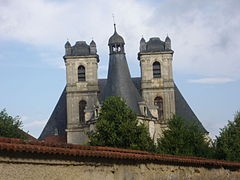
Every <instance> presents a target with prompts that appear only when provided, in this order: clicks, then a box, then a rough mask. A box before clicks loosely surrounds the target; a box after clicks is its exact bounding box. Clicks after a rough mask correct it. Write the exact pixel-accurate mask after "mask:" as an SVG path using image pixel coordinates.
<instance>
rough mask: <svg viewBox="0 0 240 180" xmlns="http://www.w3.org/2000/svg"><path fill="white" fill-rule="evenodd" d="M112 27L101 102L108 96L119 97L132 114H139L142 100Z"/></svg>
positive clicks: (122, 43)
mask: <svg viewBox="0 0 240 180" xmlns="http://www.w3.org/2000/svg"><path fill="white" fill-rule="evenodd" d="M114 27H115V28H114V34H113V36H111V37H110V39H109V48H110V56H109V67H108V77H107V83H106V85H105V87H104V90H103V92H102V95H101V100H105V99H106V98H107V97H109V96H119V97H121V98H122V99H124V100H125V101H126V103H127V105H128V106H129V107H130V108H131V109H132V110H133V112H134V113H136V114H140V109H139V105H138V102H141V101H142V98H141V96H140V94H139V92H138V90H137V88H136V87H135V85H134V84H133V81H132V79H131V76H130V72H129V68H128V64H127V60H126V56H125V53H124V47H123V45H124V40H123V38H122V37H121V36H120V35H118V34H117V32H116V26H114Z"/></svg>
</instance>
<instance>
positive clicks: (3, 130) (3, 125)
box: [0, 109, 26, 139]
mask: <svg viewBox="0 0 240 180" xmlns="http://www.w3.org/2000/svg"><path fill="white" fill-rule="evenodd" d="M21 127H22V122H21V120H20V118H19V116H16V117H12V116H10V115H8V114H7V112H6V110H5V109H3V110H2V111H0V136H3V137H9V138H21V139H25V138H26V134H25V133H24V132H23V131H22V130H20V128H21Z"/></svg>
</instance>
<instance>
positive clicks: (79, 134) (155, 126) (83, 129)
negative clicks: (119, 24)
mask: <svg viewBox="0 0 240 180" xmlns="http://www.w3.org/2000/svg"><path fill="white" fill-rule="evenodd" d="M124 45H125V42H124V39H123V37H122V36H120V35H119V34H118V33H117V30H116V25H114V34H113V35H112V36H111V37H110V39H109V41H108V46H109V68H108V76H107V79H98V63H99V56H98V54H97V47H96V43H95V42H94V41H91V43H90V44H89V45H88V44H87V43H86V42H85V41H77V42H76V44H75V45H73V46H71V44H70V43H69V42H67V43H66V44H65V55H64V61H65V65H66V81H67V83H66V87H65V89H64V91H63V93H62V95H61V97H60V99H59V101H58V103H57V105H56V107H55V109H54V111H53V113H52V115H51V117H50V118H49V120H48V122H47V124H46V126H45V128H44V129H43V131H42V133H41V135H40V137H39V139H40V140H43V139H46V137H49V136H61V137H66V140H67V143H71V144H84V143H86V142H88V137H87V132H89V131H92V130H94V128H95V123H96V121H97V119H98V116H99V113H100V112H101V103H102V102H103V101H104V100H105V99H106V98H108V97H110V96H119V97H121V98H122V99H124V100H125V101H126V103H127V105H128V106H129V107H130V108H131V109H132V111H133V112H134V113H135V114H136V115H137V118H138V121H139V122H141V123H144V124H146V126H147V127H148V129H149V134H150V137H151V138H152V139H154V141H155V142H156V141H157V139H158V138H159V137H160V136H161V134H162V131H163V130H164V129H166V128H167V121H168V120H169V119H170V118H171V117H172V116H173V115H174V114H176V115H178V116H181V117H183V118H184V119H185V120H186V121H188V122H191V121H194V122H195V123H197V124H198V126H199V127H200V128H201V129H202V130H203V131H204V132H207V131H206V130H205V129H204V127H203V126H202V124H201V122H200V121H199V120H198V118H197V117H196V115H195V114H194V113H193V111H192V110H191V108H190V106H189V105H188V104H187V102H186V101H185V99H184V98H183V96H182V95H181V93H180V91H179V90H178V88H177V87H176V85H175V83H174V80H173V71H172V61H173V53H174V52H173V50H172V48H171V40H170V38H169V37H168V36H167V37H166V39H165V40H164V41H162V40H160V38H158V37H153V38H150V39H149V41H147V42H146V41H145V39H144V38H142V39H141V40H140V48H139V53H138V60H139V64H140V69H141V77H136V78H132V77H131V75H130V72H129V68H128V64H127V60H126V56H125V49H124Z"/></svg>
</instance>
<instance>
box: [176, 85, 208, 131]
mask: <svg viewBox="0 0 240 180" xmlns="http://www.w3.org/2000/svg"><path fill="white" fill-rule="evenodd" d="M174 93H175V103H176V115H177V116H180V117H182V118H184V119H185V120H186V121H187V122H193V123H196V124H197V125H198V127H199V128H201V130H203V131H204V132H205V133H208V131H207V130H206V129H205V128H204V127H203V125H202V123H201V122H200V121H199V119H198V118H197V116H196V115H195V114H194V112H193V111H192V109H191V107H190V106H189V105H188V103H187V102H186V100H185V99H184V97H183V96H182V94H181V92H180V91H179V89H178V88H177V86H176V84H175V88H174Z"/></svg>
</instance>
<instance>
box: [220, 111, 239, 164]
mask: <svg viewBox="0 0 240 180" xmlns="http://www.w3.org/2000/svg"><path fill="white" fill-rule="evenodd" d="M216 157H217V158H218V159H225V160H230V161H240V112H237V113H236V115H235V117H234V121H228V124H227V126H225V127H224V128H223V129H221V131H220V135H219V137H217V139H216Z"/></svg>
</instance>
